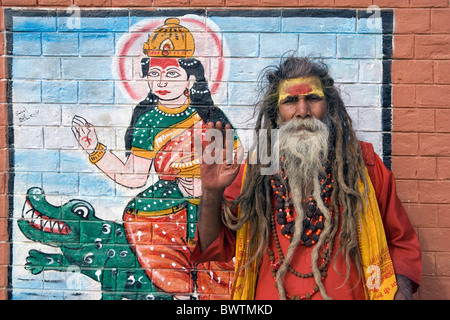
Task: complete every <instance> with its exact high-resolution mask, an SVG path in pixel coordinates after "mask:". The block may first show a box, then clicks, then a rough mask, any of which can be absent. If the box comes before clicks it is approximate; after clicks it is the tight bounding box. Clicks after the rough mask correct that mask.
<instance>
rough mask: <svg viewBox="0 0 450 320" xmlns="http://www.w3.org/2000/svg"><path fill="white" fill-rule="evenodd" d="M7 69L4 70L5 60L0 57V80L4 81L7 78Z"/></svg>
mask: <svg viewBox="0 0 450 320" xmlns="http://www.w3.org/2000/svg"><path fill="white" fill-rule="evenodd" d="M7 72H8V71H7V68H6V58H5V57H2V56H0V79H6V78H8V73H7Z"/></svg>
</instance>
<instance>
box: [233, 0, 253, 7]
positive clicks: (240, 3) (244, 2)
mask: <svg viewBox="0 0 450 320" xmlns="http://www.w3.org/2000/svg"><path fill="white" fill-rule="evenodd" d="M225 6H226V7H257V6H261V0H225Z"/></svg>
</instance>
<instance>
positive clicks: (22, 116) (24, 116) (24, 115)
mask: <svg viewBox="0 0 450 320" xmlns="http://www.w3.org/2000/svg"><path fill="white" fill-rule="evenodd" d="M38 114H39V110H36V111H35V112H29V111H28V110H27V109H26V108H25V107H24V108H23V109H22V110H19V111H16V115H17V116H18V117H19V122H20V123H23V122H25V121H27V120H30V119H31V118H34V117H36V116H37V115H38Z"/></svg>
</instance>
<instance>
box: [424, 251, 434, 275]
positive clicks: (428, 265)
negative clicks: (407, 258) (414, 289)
mask: <svg viewBox="0 0 450 320" xmlns="http://www.w3.org/2000/svg"><path fill="white" fill-rule="evenodd" d="M434 274H436V252H427V251H425V252H423V251H422V275H424V276H429V275H434Z"/></svg>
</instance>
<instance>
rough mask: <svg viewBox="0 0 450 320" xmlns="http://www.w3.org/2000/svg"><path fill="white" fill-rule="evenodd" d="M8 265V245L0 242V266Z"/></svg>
mask: <svg viewBox="0 0 450 320" xmlns="http://www.w3.org/2000/svg"><path fill="white" fill-rule="evenodd" d="M7 265H9V243H7V242H0V266H7Z"/></svg>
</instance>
